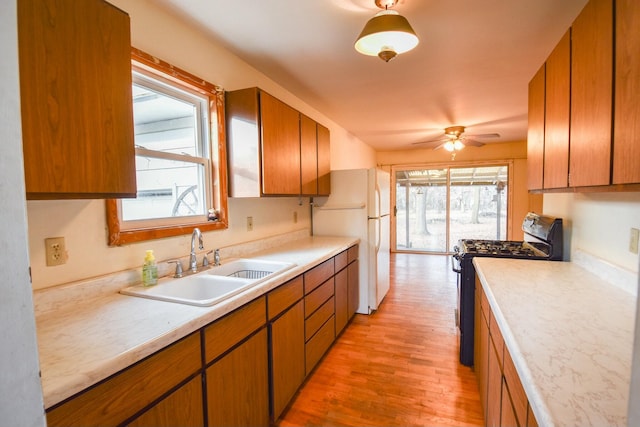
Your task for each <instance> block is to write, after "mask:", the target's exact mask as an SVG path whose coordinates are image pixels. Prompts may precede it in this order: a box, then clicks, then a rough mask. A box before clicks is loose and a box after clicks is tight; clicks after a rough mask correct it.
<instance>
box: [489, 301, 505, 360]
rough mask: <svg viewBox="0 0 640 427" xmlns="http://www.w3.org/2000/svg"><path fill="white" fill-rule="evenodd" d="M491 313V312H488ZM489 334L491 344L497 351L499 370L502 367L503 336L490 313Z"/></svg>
mask: <svg viewBox="0 0 640 427" xmlns="http://www.w3.org/2000/svg"><path fill="white" fill-rule="evenodd" d="M490 313H491V312H490ZM489 335H490V336H491V341H492V342H493V345H494V346H495V347H496V353H498V362H499V364H500V370H503V369H504V353H505V351H504V338H502V333H501V332H500V328H499V327H498V324H497V323H496V318H495V316H494V315H493V313H491V315H490V316H489Z"/></svg>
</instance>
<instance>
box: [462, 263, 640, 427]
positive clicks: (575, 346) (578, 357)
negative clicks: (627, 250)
mask: <svg viewBox="0 0 640 427" xmlns="http://www.w3.org/2000/svg"><path fill="white" fill-rule="evenodd" d="M473 262H474V265H475V266H476V272H477V273H478V276H479V277H480V280H481V283H482V286H483V289H484V291H485V292H486V294H487V299H488V300H489V304H490V306H491V309H492V311H493V313H494V315H495V318H496V321H497V323H498V325H499V327H500V330H501V332H502V334H503V336H504V340H505V344H506V345H507V348H508V349H509V352H510V354H511V356H512V358H513V361H514V364H515V366H516V370H517V371H518V374H519V376H520V379H521V380H522V385H523V387H524V389H525V391H526V394H527V397H528V399H529V402H530V404H531V407H532V410H533V412H534V414H535V416H536V419H537V421H538V423H539V425H541V426H605V425H606V426H626V425H627V409H628V408H627V404H628V398H629V384H630V380H631V355H632V347H633V339H634V324H635V312H636V296H635V295H633V294H630V293H628V292H626V291H625V290H623V289H622V288H620V287H618V286H615V285H613V284H610V283H607V282H605V281H604V280H602V279H601V278H599V277H597V276H595V275H594V274H592V273H590V272H588V271H587V270H585V269H583V268H582V267H580V266H578V265H576V264H575V263H571V262H554V261H529V260H517V259H503V258H485V257H475V258H474V259H473Z"/></svg>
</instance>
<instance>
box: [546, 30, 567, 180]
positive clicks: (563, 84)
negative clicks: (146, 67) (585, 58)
mask: <svg viewBox="0 0 640 427" xmlns="http://www.w3.org/2000/svg"><path fill="white" fill-rule="evenodd" d="M570 79H571V30H568V31H567V32H566V33H565V35H564V36H563V37H562V39H561V40H560V42H559V43H558V45H557V46H556V47H555V49H554V50H553V52H551V55H549V58H547V63H546V71H545V115H544V183H543V188H564V187H567V186H568V185H569V108H570V97H569V87H570Z"/></svg>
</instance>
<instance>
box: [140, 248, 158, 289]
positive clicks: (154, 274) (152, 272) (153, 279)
mask: <svg viewBox="0 0 640 427" xmlns="http://www.w3.org/2000/svg"><path fill="white" fill-rule="evenodd" d="M142 284H143V285H144V286H153V285H156V284H158V266H157V265H156V258H155V257H154V256H153V251H152V250H150V249H149V250H147V255H146V256H145V257H144V264H143V265H142Z"/></svg>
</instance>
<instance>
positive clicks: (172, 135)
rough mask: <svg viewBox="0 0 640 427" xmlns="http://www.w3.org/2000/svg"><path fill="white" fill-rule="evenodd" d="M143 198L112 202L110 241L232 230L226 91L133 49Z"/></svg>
mask: <svg viewBox="0 0 640 427" xmlns="http://www.w3.org/2000/svg"><path fill="white" fill-rule="evenodd" d="M132 81H133V83H132V94H133V119H134V129H135V131H134V132H135V145H136V147H135V153H136V180H137V189H138V191H137V197H136V198H135V199H119V200H108V201H107V222H108V226H109V244H110V245H119V244H123V243H131V242H136V241H142V240H150V239H155V238H162V237H169V236H176V235H180V234H189V233H191V231H192V230H193V228H194V227H196V226H197V227H199V228H200V229H201V230H202V231H207V230H214V229H222V228H226V227H227V212H226V211H227V194H226V155H225V148H224V147H225V144H224V140H225V132H224V92H223V90H222V89H221V88H219V87H217V86H215V85H213V84H211V83H208V82H206V81H203V80H201V79H198V78H197V77H195V76H193V75H191V74H189V73H187V72H185V71H182V70H180V69H178V68H176V67H174V66H172V65H170V64H167V63H165V62H163V61H161V60H159V59H157V58H153V57H151V56H150V55H148V54H145V53H144V52H142V51H139V50H137V49H134V50H133V52H132Z"/></svg>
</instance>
